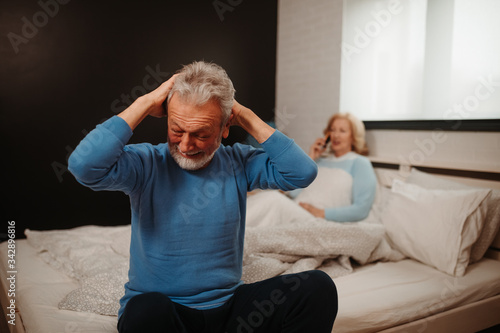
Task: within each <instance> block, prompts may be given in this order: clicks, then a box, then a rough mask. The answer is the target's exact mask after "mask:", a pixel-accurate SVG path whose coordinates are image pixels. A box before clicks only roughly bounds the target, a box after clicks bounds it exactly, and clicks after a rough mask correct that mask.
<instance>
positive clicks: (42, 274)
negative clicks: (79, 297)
mask: <svg viewBox="0 0 500 333" xmlns="http://www.w3.org/2000/svg"><path fill="white" fill-rule="evenodd" d="M6 245H7V244H6V242H4V243H2V244H0V253H1V255H0V262H1V263H2V270H1V271H0V278H1V281H2V285H3V287H4V290H5V285H6V281H7V280H6V271H7V270H6V269H5V268H6V267H7V255H6V253H7V251H6ZM16 265H17V274H16V275H17V276H16V297H15V299H16V305H17V307H18V309H19V311H20V313H21V316H22V322H23V323H24V326H25V330H26V332H27V333H49V332H50V333H56V332H64V333H69V332H80V333H83V332H96V333H97V332H99V333H108V332H113V333H115V332H117V329H116V322H117V318H116V317H112V316H102V315H98V314H93V313H84V312H75V311H68V310H59V309H58V307H57V305H58V303H59V302H60V301H61V299H62V298H63V297H64V296H65V295H66V294H68V293H69V292H70V291H72V290H74V289H76V288H78V287H79V285H78V283H77V282H76V281H75V280H73V279H71V278H69V277H67V276H66V275H65V274H62V273H61V272H58V271H56V270H54V269H53V268H51V267H50V266H49V265H48V264H46V263H45V262H43V261H42V260H41V259H40V258H39V257H38V256H37V254H36V251H35V249H34V248H33V247H32V246H30V245H29V244H28V242H27V240H25V239H20V240H17V241H16Z"/></svg>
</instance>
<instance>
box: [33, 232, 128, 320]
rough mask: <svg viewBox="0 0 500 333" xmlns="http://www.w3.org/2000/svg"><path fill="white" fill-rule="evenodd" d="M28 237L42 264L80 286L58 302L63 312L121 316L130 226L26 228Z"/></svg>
mask: <svg viewBox="0 0 500 333" xmlns="http://www.w3.org/2000/svg"><path fill="white" fill-rule="evenodd" d="M25 235H26V238H27V240H28V243H29V244H30V245H31V246H33V247H34V248H35V249H37V251H38V255H39V256H40V257H41V258H42V260H43V261H45V262H46V263H47V264H49V265H50V266H51V267H52V268H54V269H56V270H58V271H60V272H62V273H64V274H66V275H67V276H69V277H72V278H74V279H75V280H77V281H78V282H79V283H80V287H79V288H77V289H75V290H73V291H71V292H70V293H68V294H67V295H66V296H65V297H64V298H63V299H62V300H61V301H60V302H59V304H58V307H59V308H60V309H64V310H73V311H81V312H93V313H98V314H102V315H108V316H116V315H117V314H118V309H119V307H120V304H119V300H120V298H121V297H122V296H123V294H124V292H125V289H124V284H125V283H126V282H127V281H128V266H129V250H128V248H129V245H130V225H125V226H117V227H101V226H94V225H90V226H83V227H78V228H74V229H68V230H49V231H35V230H29V229H27V230H25Z"/></svg>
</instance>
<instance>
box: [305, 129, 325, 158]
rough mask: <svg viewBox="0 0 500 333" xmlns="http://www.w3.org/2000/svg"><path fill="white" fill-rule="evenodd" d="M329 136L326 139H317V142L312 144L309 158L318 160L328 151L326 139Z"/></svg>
mask: <svg viewBox="0 0 500 333" xmlns="http://www.w3.org/2000/svg"><path fill="white" fill-rule="evenodd" d="M327 138H328V135H327V136H325V137H324V138H317V139H316V141H314V143H313V144H312V146H311V148H309V157H310V158H312V159H313V160H316V159H317V158H318V157H320V156H321V154H323V153H324V152H325V150H326V139H327Z"/></svg>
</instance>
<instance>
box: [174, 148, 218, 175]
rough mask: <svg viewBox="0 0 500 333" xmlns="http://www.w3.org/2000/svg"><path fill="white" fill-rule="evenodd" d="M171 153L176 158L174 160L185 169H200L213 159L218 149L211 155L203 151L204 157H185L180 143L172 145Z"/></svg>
mask: <svg viewBox="0 0 500 333" xmlns="http://www.w3.org/2000/svg"><path fill="white" fill-rule="evenodd" d="M169 148H170V154H171V155H172V157H173V158H174V161H175V162H176V163H177V164H178V165H179V166H180V167H181V168H182V169H184V170H190V171H192V170H198V169H201V168H203V167H204V166H206V165H207V164H208V162H210V161H211V160H212V158H213V157H214V155H215V152H216V151H217V149H218V148H217V149H215V150H214V151H213V152H212V153H211V154H210V155H206V154H205V153H204V152H203V153H202V154H203V155H202V157H200V158H197V159H190V158H185V157H184V156H182V155H181V153H180V152H179V145H170V144H169Z"/></svg>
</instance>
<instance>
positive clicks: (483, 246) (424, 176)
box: [406, 168, 500, 264]
mask: <svg viewBox="0 0 500 333" xmlns="http://www.w3.org/2000/svg"><path fill="white" fill-rule="evenodd" d="M406 182H407V183H410V184H416V185H418V186H420V187H423V188H427V189H431V190H464V189H478V188H477V187H472V186H468V185H465V184H462V183H457V182H454V181H451V180H447V179H442V178H440V177H436V176H434V175H431V174H428V173H426V172H422V171H419V170H417V169H415V168H412V170H411V173H410V175H409V176H408V178H406ZM480 209H481V210H482V211H483V212H485V214H486V216H485V223H484V227H483V230H482V232H481V235H480V236H479V239H478V240H477V241H476V242H475V243H474V245H472V249H471V254H470V262H469V263H470V264H472V263H474V262H476V261H478V260H480V259H481V258H482V257H483V256H484V254H485V253H486V251H487V250H488V248H489V247H490V245H491V243H492V242H493V239H494V238H495V236H496V234H497V233H498V230H499V229H500V191H499V190H492V191H491V195H490V196H489V197H488V198H486V200H484V201H483V202H482V203H481V205H480Z"/></svg>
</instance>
